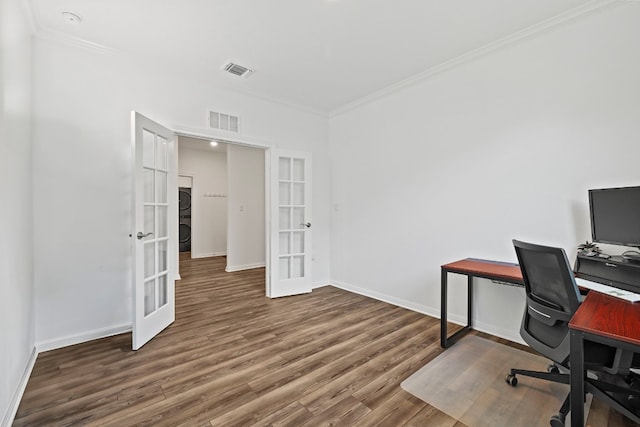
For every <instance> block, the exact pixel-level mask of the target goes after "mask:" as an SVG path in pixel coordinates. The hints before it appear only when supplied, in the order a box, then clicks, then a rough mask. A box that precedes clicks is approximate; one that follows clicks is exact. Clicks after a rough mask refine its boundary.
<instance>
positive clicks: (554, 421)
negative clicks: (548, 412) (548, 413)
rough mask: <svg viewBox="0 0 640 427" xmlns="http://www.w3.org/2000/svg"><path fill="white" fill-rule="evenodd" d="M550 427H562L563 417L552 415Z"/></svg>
mask: <svg viewBox="0 0 640 427" xmlns="http://www.w3.org/2000/svg"><path fill="white" fill-rule="evenodd" d="M549 424H551V427H564V417H563V416H561V415H554V416H553V417H551V418H550V419H549Z"/></svg>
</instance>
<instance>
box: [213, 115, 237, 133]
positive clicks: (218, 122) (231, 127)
mask: <svg viewBox="0 0 640 427" xmlns="http://www.w3.org/2000/svg"><path fill="white" fill-rule="evenodd" d="M209 127H210V128H212V129H219V130H224V131H227V132H233V133H240V116H236V115H233V114H227V113H219V112H217V111H209Z"/></svg>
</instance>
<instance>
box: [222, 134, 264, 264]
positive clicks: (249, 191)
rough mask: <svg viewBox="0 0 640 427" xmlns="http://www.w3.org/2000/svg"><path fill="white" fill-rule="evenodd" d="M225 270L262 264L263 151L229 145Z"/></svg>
mask: <svg viewBox="0 0 640 427" xmlns="http://www.w3.org/2000/svg"><path fill="white" fill-rule="evenodd" d="M227 161H228V173H229V216H228V218H229V222H228V230H229V231H228V235H227V236H228V240H227V271H238V270H245V269H248V268H255V267H263V266H264V265H265V175H264V173H265V171H264V161H265V150H262V149H259V148H251V147H244V146H240V145H229V146H228V147H227Z"/></svg>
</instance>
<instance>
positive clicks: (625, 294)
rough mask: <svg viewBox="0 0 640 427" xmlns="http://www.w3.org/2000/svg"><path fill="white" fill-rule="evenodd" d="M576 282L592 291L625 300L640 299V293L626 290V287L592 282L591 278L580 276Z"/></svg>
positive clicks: (635, 300)
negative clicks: (586, 278) (621, 287)
mask: <svg viewBox="0 0 640 427" xmlns="http://www.w3.org/2000/svg"><path fill="white" fill-rule="evenodd" d="M576 283H577V284H578V286H580V287H582V288H587V289H589V290H591V291H596V292H600V293H602V294H606V295H610V296H612V297H616V298H622V299H623V300H627V301H629V302H637V301H640V294H635V293H633V292H629V291H625V290H624V289H620V288H614V287H613V286H607V285H603V284H602V283H597V282H592V281H591V280H585V279H581V278H579V277H576Z"/></svg>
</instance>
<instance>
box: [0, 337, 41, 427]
mask: <svg viewBox="0 0 640 427" xmlns="http://www.w3.org/2000/svg"><path fill="white" fill-rule="evenodd" d="M37 358H38V351H37V350H36V347H35V346H34V347H33V351H31V356H30V357H29V361H28V362H27V366H26V367H25V369H24V372H23V373H22V376H21V377H20V382H19V383H18V388H17V389H16V392H15V393H14V395H13V398H12V399H11V402H10V403H9V407H8V408H7V412H6V414H5V416H4V418H3V419H2V424H0V425H1V426H2V427H9V426H10V425H11V424H13V420H14V419H15V417H16V414H17V413H18V406H19V405H20V401H21V400H22V395H23V394H24V390H25V389H26V388H27V383H28V382H29V377H31V371H33V366H34V365H35V364H36V359H37Z"/></svg>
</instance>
